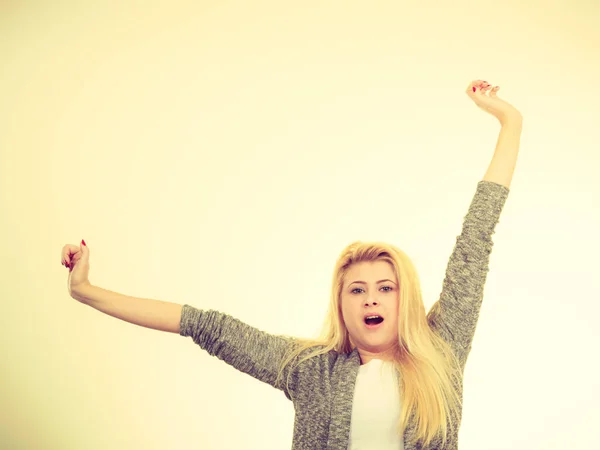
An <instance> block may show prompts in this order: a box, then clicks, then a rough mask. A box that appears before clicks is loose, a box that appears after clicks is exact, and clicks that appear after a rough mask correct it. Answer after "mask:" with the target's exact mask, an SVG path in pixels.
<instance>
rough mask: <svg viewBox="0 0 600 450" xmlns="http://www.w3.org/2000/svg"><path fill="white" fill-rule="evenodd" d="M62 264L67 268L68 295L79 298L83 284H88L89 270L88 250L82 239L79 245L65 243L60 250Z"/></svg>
mask: <svg viewBox="0 0 600 450" xmlns="http://www.w3.org/2000/svg"><path fill="white" fill-rule="evenodd" d="M61 258H62V265H63V266H65V267H66V268H67V269H69V280H68V283H67V286H68V288H69V295H70V296H71V297H73V298H74V299H75V300H79V301H80V298H78V294H79V293H80V291H81V289H82V288H83V287H85V286H89V284H90V281H89V279H88V274H89V271H90V250H89V249H88V248H87V245H85V241H84V240H83V239H82V240H81V244H80V245H72V244H67V245H65V246H64V247H63V248H62V252H61Z"/></svg>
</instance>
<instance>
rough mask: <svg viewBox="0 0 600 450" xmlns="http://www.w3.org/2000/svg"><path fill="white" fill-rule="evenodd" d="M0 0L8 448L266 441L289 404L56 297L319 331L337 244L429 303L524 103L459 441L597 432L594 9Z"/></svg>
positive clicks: (153, 335)
mask: <svg viewBox="0 0 600 450" xmlns="http://www.w3.org/2000/svg"><path fill="white" fill-rule="evenodd" d="M525 3H526V4H525V5H523V4H522V2H521V1H516V0H513V1H510V2H502V3H499V2H482V1H477V2H475V1H469V2H467V1H454V2H441V1H438V2H432V1H427V2H407V1H376V2H366V1H363V2H359V1H348V0H346V1H304V2H283V1H273V0H271V1H264V0H262V1H257V0H255V1H252V2H242V1H227V2H224V1H223V2H218V1H212V2H207V1H201V2H198V1H196V2H177V1H171V2H158V1H152V2H150V1H137V2H127V3H123V2H100V1H85V2H84V1H81V2H78V1H62V2H56V1H30V2H17V1H8V2H6V1H4V2H3V3H0V5H1V6H0V61H1V63H0V64H1V67H0V150H1V153H0V157H1V159H0V183H1V184H0V187H1V190H0V195H1V199H0V200H1V205H0V206H1V222H0V226H1V227H2V230H1V236H2V240H3V242H2V253H1V255H2V264H3V267H4V269H3V271H2V282H1V283H0V288H1V289H2V292H1V298H2V313H1V314H0V318H1V319H0V320H1V321H2V322H1V323H0V325H1V326H0V330H1V331H0V333H1V334H0V336H1V339H2V341H1V344H2V346H1V349H2V353H1V354H0V360H1V361H2V370H1V376H2V380H1V384H0V395H1V398H0V404H1V407H0V414H1V417H0V419H1V421H0V423H1V425H0V427H1V428H0V433H1V435H0V447H1V448H2V449H15V450H16V449H19V450H20V449H61V450H62V449H73V450H96V449H144V450H155V449H173V448H188V449H191V448H196V449H204V450H213V449H214V450H217V449H242V448H243V449H257V450H258V449H284V448H290V447H291V440H292V429H293V420H294V410H293V406H292V403H291V402H290V401H288V400H287V399H286V398H285V396H284V394H283V393H282V392H280V391H277V390H276V389H274V388H272V387H270V386H269V385H266V384H262V383H260V382H259V381H257V380H255V379H254V378H252V377H250V376H248V375H245V374H243V373H241V372H238V371H236V370H235V369H233V368H232V367H230V366H228V365H226V364H225V363H224V362H222V361H220V360H218V359H217V358H214V357H212V356H210V355H208V354H207V353H206V352H205V351H204V350H202V349H200V348H199V347H198V346H196V345H195V344H194V343H193V341H192V340H191V338H183V337H181V336H178V335H175V334H169V333H164V332H160V331H155V330H150V329H146V328H142V327H138V326H135V325H131V324H129V323H126V322H123V321H121V320H118V319H115V318H112V317H110V316H107V315H104V314H102V313H100V312H98V311H96V310H94V309H92V308H89V307H86V306H83V305H81V304H79V303H77V302H76V301H75V300H73V299H71V298H70V297H69V295H68V292H67V289H66V279H67V270H66V269H65V268H64V267H63V266H61V264H60V250H61V248H62V246H63V245H64V244H66V243H72V244H78V243H79V242H80V240H81V239H82V238H83V239H85V240H86V242H87V244H88V246H89V248H90V252H91V270H90V280H91V281H92V283H94V284H97V285H99V286H101V287H104V288H106V289H110V290H114V291H117V292H121V293H124V294H128V295H135V296H139V297H147V298H156V299H162V300H167V301H172V302H176V303H188V304H191V305H193V306H195V307H198V308H206V309H218V310H220V311H223V312H226V313H228V314H231V315H233V316H234V317H237V318H239V319H240V320H243V321H245V322H246V323H248V324H251V325H253V326H256V327H258V328H260V329H262V330H265V331H268V332H271V333H276V334H288V335H295V336H305V337H308V336H313V335H314V334H315V333H316V331H317V330H318V329H319V328H320V326H321V323H322V319H323V317H324V314H325V311H326V307H327V302H328V299H329V297H328V296H329V289H330V281H331V274H332V270H333V264H334V262H335V259H336V258H337V257H338V255H339V252H340V251H341V250H342V249H343V248H344V247H345V246H346V245H347V244H349V243H350V242H352V241H354V240H357V239H361V240H382V241H388V242H391V243H393V244H395V245H397V246H398V247H400V248H402V249H403V250H404V251H406V252H407V253H408V254H409V255H410V256H411V257H412V258H413V260H414V262H415V264H416V266H417V269H418V271H419V274H420V278H421V283H422V288H423V294H424V299H425V306H426V308H427V309H429V307H430V306H431V305H432V304H433V303H434V302H435V301H436V300H437V299H438V296H439V293H440V291H441V287H442V281H443V278H444V275H445V269H446V264H447V262H448V258H449V256H450V253H451V251H452V249H453V247H454V244H455V241H456V237H457V236H458V235H459V234H460V231H461V227H462V223H463V218H464V216H465V215H466V213H467V209H468V206H469V204H470V202H471V200H472V198H473V195H474V193H475V190H476V186H477V182H478V181H480V180H481V179H482V178H483V175H484V173H485V171H486V170H487V167H488V164H489V162H490V160H491V157H492V154H493V150H494V147H495V144H496V139H497V136H498V132H499V129H500V127H499V124H498V123H497V121H496V119H495V118H493V117H492V116H490V115H488V114H486V113H484V112H483V111H481V110H480V109H479V108H477V107H476V106H475V105H474V104H473V103H472V101H471V100H470V99H469V98H468V97H467V96H466V94H465V89H466V87H467V86H468V84H469V83H470V82H471V81H472V80H474V79H483V80H486V81H488V82H490V83H492V84H494V85H500V86H501V89H500V92H499V95H500V96H501V97H503V98H505V99H506V100H508V101H509V102H511V103H513V104H514V105H515V106H516V107H517V108H518V109H519V110H520V111H521V112H522V114H523V116H524V129H523V137H522V141H521V151H520V156H519V161H518V164H517V169H516V172H515V175H514V179H513V183H512V185H511V192H510V194H509V196H508V200H507V202H506V205H505V208H504V210H503V212H502V215H501V218H500V222H499V223H498V225H497V227H496V233H495V234H494V235H493V241H494V249H493V252H492V255H491V263H490V272H489V275H488V280H487V283H486V287H485V299H484V303H483V308H482V311H481V317H480V320H479V324H478V328H477V333H476V336H475V341H474V346H473V351H472V353H471V355H470V357H469V361H468V363H467V368H466V374H465V397H464V413H463V421H462V426H461V430H460V443H461V450H475V449H482V448H485V449H486V450H495V449H509V448H510V449H533V448H535V449H542V448H543V449H562V448H598V447H596V446H597V445H598V442H597V439H596V438H595V437H594V436H595V434H596V432H597V426H598V419H599V414H598V409H597V404H598V400H599V393H600V387H599V381H598V379H599V377H598V373H597V370H596V361H597V358H598V344H599V337H600V333H599V331H598V328H597V326H595V322H596V321H597V318H598V315H599V314H600V296H599V295H598V288H597V281H598V271H599V268H600V267H599V264H598V252H599V251H600V245H599V240H598V234H597V233H598V229H600V214H599V208H598V196H599V193H600V181H599V177H598V174H599V169H600V164H599V162H600V157H599V150H598V149H599V143H600V138H599V137H598V123H599V118H600V117H599V116H600V114H599V112H598V105H599V100H600V87H599V84H598V80H600V56H599V55H600V50H599V48H600V31H599V28H598V27H597V24H598V23H600V6H599V5H598V4H597V3H595V2H594V1H591V0H588V1H577V2H573V1H570V2H567V1H562V2H561V1H547V0H545V1H535V2H533V1H530V2H525Z"/></svg>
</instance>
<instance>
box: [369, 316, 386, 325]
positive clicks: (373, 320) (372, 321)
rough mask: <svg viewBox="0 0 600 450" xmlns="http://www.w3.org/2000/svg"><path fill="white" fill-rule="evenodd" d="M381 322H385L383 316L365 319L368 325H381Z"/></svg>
mask: <svg viewBox="0 0 600 450" xmlns="http://www.w3.org/2000/svg"><path fill="white" fill-rule="evenodd" d="M381 322H383V317H381V316H377V315H373V316H367V317H365V323H366V324H367V325H379V324H380V323H381Z"/></svg>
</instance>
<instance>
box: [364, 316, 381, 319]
mask: <svg viewBox="0 0 600 450" xmlns="http://www.w3.org/2000/svg"><path fill="white" fill-rule="evenodd" d="M377 317H379V316H367V317H365V319H376V318H377Z"/></svg>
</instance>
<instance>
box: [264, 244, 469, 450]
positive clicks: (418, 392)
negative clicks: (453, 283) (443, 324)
mask: <svg viewBox="0 0 600 450" xmlns="http://www.w3.org/2000/svg"><path fill="white" fill-rule="evenodd" d="M373 261H386V262H388V263H389V264H391V266H392V268H393V269H394V271H395V273H396V276H397V279H398V281H399V285H400V291H399V294H400V296H399V307H398V345H397V347H396V349H395V352H394V356H393V358H394V359H393V361H392V363H393V364H394V366H395V367H396V370H397V371H398V372H399V373H400V377H399V388H400V393H401V398H402V409H401V414H400V420H399V422H398V426H397V432H398V434H399V436H402V433H403V432H404V429H405V427H406V425H407V423H408V420H409V417H410V415H411V414H414V416H415V418H416V429H415V431H416V432H415V435H414V438H415V440H416V441H422V442H423V445H425V446H427V445H428V444H429V443H430V442H432V441H433V439H434V438H435V437H441V439H442V441H443V444H444V445H445V443H446V439H447V436H448V433H449V428H452V429H454V430H456V427H457V426H458V423H456V422H455V419H457V418H458V417H459V413H460V408H462V400H461V387H462V376H461V375H462V366H461V364H460V362H459V361H458V359H457V358H456V355H455V354H454V353H453V351H452V349H451V347H450V345H449V344H448V343H447V342H446V341H444V340H443V339H442V338H441V337H440V336H439V335H437V334H436V333H435V332H434V331H433V330H432V329H431V328H430V327H429V323H428V321H429V320H432V321H433V320H435V316H436V314H438V311H439V309H438V308H439V302H438V303H436V304H435V305H434V307H433V308H432V309H431V311H430V313H429V314H427V315H426V314H425V306H424V304H423V300H422V296H421V287H420V283H419V278H418V276H417V272H416V270H415V267H414V265H413V264H412V262H411V260H410V259H409V257H408V256H407V255H406V254H405V253H404V252H402V251H401V250H399V249H398V248H396V247H394V246H393V245H390V244H386V243H382V242H366V243H365V242H361V241H356V242H353V243H352V244H350V245H349V246H347V247H346V248H345V249H344V250H343V251H342V253H341V255H340V256H339V258H338V260H337V262H336V264H335V269H334V273H333V283H332V289H331V299H330V303H329V310H328V313H327V315H326V317H325V321H324V323H323V327H322V329H321V332H320V334H319V336H318V337H317V338H316V339H303V338H295V341H296V343H297V345H296V346H295V347H294V349H293V350H292V351H291V352H290V353H289V354H288V355H287V357H286V358H284V360H283V362H282V364H281V367H280V370H279V373H278V375H277V381H276V382H279V380H280V379H281V377H282V375H283V371H284V368H285V367H286V366H287V365H288V364H289V363H290V362H291V361H292V360H294V359H295V358H297V357H298V356H299V355H300V354H301V353H302V352H304V351H305V350H307V349H309V348H311V347H316V348H315V349H314V350H313V351H309V352H307V353H306V354H305V355H304V357H303V358H302V359H300V360H299V361H298V362H297V364H296V366H297V365H299V364H300V363H302V362H303V361H305V360H307V359H309V358H311V357H314V356H318V355H321V354H326V353H328V352H329V351H331V350H335V351H336V352H338V353H346V354H347V353H351V352H352V351H353V344H352V342H351V339H350V335H349V333H348V329H347V328H346V325H345V323H344V320H343V316H342V309H341V308H342V306H341V301H340V299H341V294H342V287H343V284H344V279H345V276H346V274H347V272H348V269H349V268H350V266H351V265H352V264H355V263H359V262H373ZM291 372H292V370H290V371H289V372H288V379H287V381H286V384H287V385H288V388H289V374H290V373H291Z"/></svg>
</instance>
